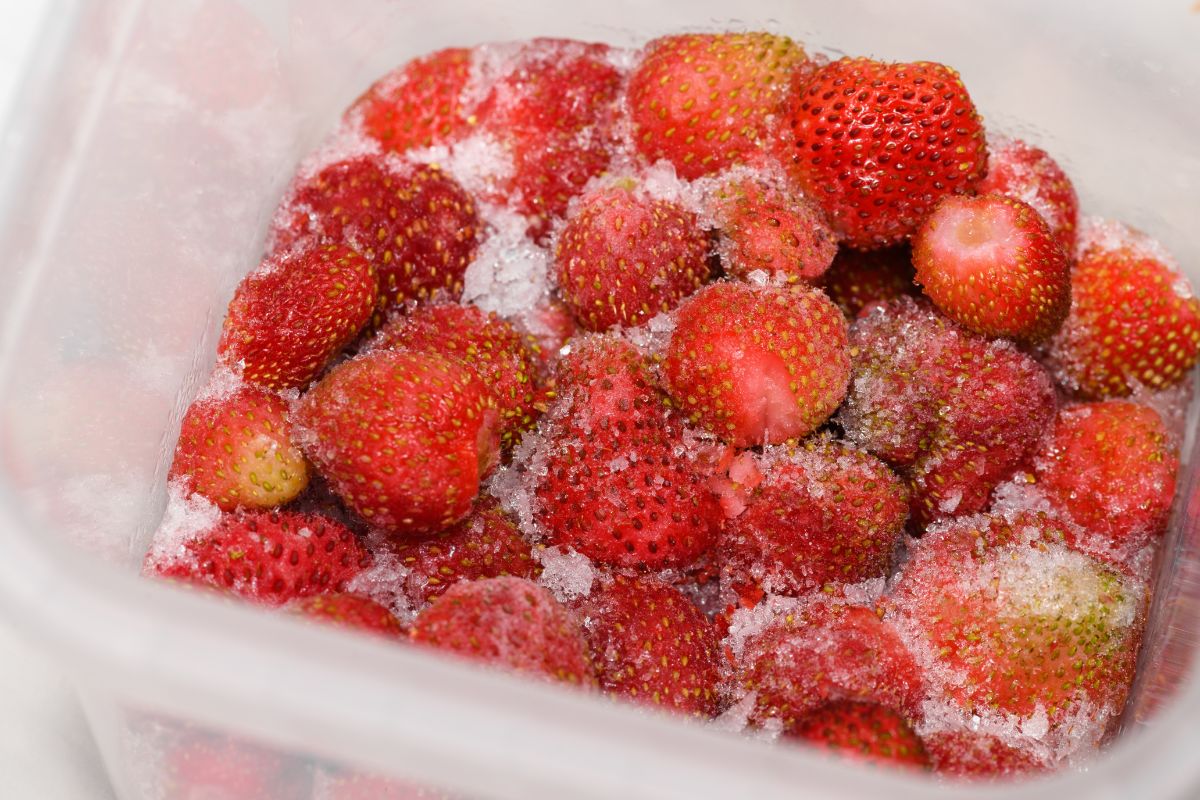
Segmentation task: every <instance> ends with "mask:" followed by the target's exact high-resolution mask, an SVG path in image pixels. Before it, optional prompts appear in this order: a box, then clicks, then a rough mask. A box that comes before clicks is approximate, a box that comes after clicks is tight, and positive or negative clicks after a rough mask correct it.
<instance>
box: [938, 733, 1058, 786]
mask: <svg viewBox="0 0 1200 800" xmlns="http://www.w3.org/2000/svg"><path fill="white" fill-rule="evenodd" d="M925 749H926V750H927V751H928V753H929V759H930V761H931V762H932V763H933V771H934V772H936V773H938V774H939V775H947V776H950V777H955V778H973V779H979V778H1001V777H1002V778H1015V777H1018V776H1022V775H1034V774H1037V773H1040V772H1045V771H1046V770H1047V765H1046V762H1045V760H1044V759H1043V758H1041V757H1040V756H1039V755H1038V754H1037V753H1035V752H1033V751H1032V750H1031V749H1029V748H1021V747H1017V746H1014V745H1012V744H1009V743H1007V742H1005V741H1004V740H1003V739H1000V738H997V737H995V736H991V735H989V734H986V733H976V732H974V731H938V732H937V733H930V734H926V736H925Z"/></svg>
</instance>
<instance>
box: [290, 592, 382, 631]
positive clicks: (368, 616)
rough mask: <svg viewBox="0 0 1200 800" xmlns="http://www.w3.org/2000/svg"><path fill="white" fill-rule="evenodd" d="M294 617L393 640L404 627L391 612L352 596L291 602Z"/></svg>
mask: <svg viewBox="0 0 1200 800" xmlns="http://www.w3.org/2000/svg"><path fill="white" fill-rule="evenodd" d="M291 610H292V611H293V612H295V613H296V614H300V615H302V616H305V617H309V618H311V619H313V620H317V621H319V622H324V623H326V624H330V625H336V626H338V627H339V628H348V629H350V630H356V631H362V632H363V633H370V634H374V635H376V636H383V637H387V638H393V639H394V638H396V637H399V636H403V635H404V627H403V626H402V625H401V624H400V621H399V620H398V619H396V618H395V617H394V616H393V615H392V612H390V611H388V610H387V609H386V608H384V607H383V606H381V605H379V603H376V602H375V601H374V600H370V599H368V598H366V597H360V596H358V595H354V594H317V595H312V596H311V597H305V598H304V599H302V600H297V601H296V602H294V603H292V605H291Z"/></svg>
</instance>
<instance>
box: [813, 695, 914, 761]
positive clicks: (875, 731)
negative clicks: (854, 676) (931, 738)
mask: <svg viewBox="0 0 1200 800" xmlns="http://www.w3.org/2000/svg"><path fill="white" fill-rule="evenodd" d="M792 735H793V737H794V738H796V739H800V740H802V741H804V742H805V744H807V745H809V746H810V747H815V748H817V749H819V750H823V751H825V752H828V753H830V754H831V755H836V756H838V757H839V758H843V759H846V760H848V761H858V762H865V763H869V764H876V765H881V766H891V767H902V768H906V769H916V770H926V769H929V755H928V754H927V753H926V752H925V746H924V744H923V743H922V741H921V737H920V736H918V735H917V734H916V732H915V731H914V730H913V729H912V726H910V725H909V723H908V722H907V720H905V718H904V716H903V715H902V714H900V713H899V712H897V711H895V710H893V709H891V708H888V707H887V706H884V705H880V704H879V703H864V702H859V701H855V700H836V701H834V702H832V703H827V704H826V705H823V706H821V707H820V708H818V709H817V710H816V711H813V712H812V713H810V714H808V715H807V716H806V717H804V718H803V719H802V720H801V721H800V722H799V723H798V724H797V725H796V730H795V733H793V734H792Z"/></svg>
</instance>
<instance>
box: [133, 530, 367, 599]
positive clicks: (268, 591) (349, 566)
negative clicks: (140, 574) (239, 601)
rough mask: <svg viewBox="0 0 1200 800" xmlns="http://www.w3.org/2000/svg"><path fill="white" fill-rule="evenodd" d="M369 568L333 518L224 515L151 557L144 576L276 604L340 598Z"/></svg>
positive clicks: (364, 554) (363, 552)
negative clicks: (330, 595)
mask: <svg viewBox="0 0 1200 800" xmlns="http://www.w3.org/2000/svg"><path fill="white" fill-rule="evenodd" d="M370 562H371V558H370V555H369V554H368V553H367V551H366V550H364V549H363V547H362V545H360V544H359V543H358V540H357V539H355V538H354V534H352V533H351V532H350V531H348V530H346V528H344V527H342V526H341V525H339V524H338V523H336V522H334V521H333V520H331V519H326V518H324V517H319V516H316V515H307V514H295V513H291V512H287V511H272V512H265V511H254V512H244V513H239V514H226V515H223V516H222V517H221V518H220V519H219V520H218V521H217V523H216V524H215V525H214V526H213V527H211V528H210V529H208V530H205V531H202V532H201V533H199V534H198V535H196V536H195V537H193V538H190V539H188V540H187V541H185V542H183V544H182V546H181V547H180V548H178V550H177V551H175V552H167V553H161V552H158V551H151V553H150V554H149V555H148V556H147V557H146V563H145V571H146V572H147V573H150V574H153V575H157V576H159V577H163V578H169V579H175V580H182V581H187V582H190V583H198V584H204V585H207V586H213V587H216V588H218V589H223V590H229V591H232V592H233V593H234V594H237V595H240V596H241V597H244V598H246V599H248V600H254V601H256V602H259V603H264V604H266V605H282V604H284V603H288V602H291V601H292V600H295V599H297V598H301V597H308V596H310V595H314V594H326V593H329V592H340V591H342V590H343V589H344V588H345V586H346V584H347V583H348V582H349V581H350V580H352V579H353V578H354V577H355V576H356V575H358V574H359V572H361V571H362V570H363V569H364V568H365V567H366V566H368V565H369V564H370Z"/></svg>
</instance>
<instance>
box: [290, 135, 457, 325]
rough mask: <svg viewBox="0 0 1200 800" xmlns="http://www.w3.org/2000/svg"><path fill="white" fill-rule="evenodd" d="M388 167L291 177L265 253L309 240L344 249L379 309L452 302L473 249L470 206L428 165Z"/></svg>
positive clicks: (367, 160) (335, 167) (354, 165)
mask: <svg viewBox="0 0 1200 800" xmlns="http://www.w3.org/2000/svg"><path fill="white" fill-rule="evenodd" d="M394 163H395V162H391V161H388V160H387V159H385V158H383V157H380V156H371V155H367V156H358V157H356V158H351V159H347V160H345V161H338V162H335V163H333V164H330V165H328V166H326V167H324V168H323V169H321V170H320V171H319V172H317V173H316V174H315V175H311V176H309V177H304V176H300V177H298V178H297V179H296V181H295V182H294V183H293V184H292V186H291V188H290V189H289V190H288V194H287V196H286V197H285V198H284V201H283V203H282V204H281V205H280V207H279V210H278V211H276V212H275V218H274V220H273V222H272V228H271V240H270V246H269V250H270V252H272V253H280V252H283V251H286V250H287V249H289V248H292V247H295V246H296V245H297V243H298V242H306V241H309V240H313V239H315V240H317V241H320V242H329V243H334V244H345V245H349V246H350V247H353V248H354V249H355V250H357V251H358V252H360V253H362V255H363V256H364V257H365V258H366V259H367V261H369V262H370V263H371V264H372V265H374V267H375V270H376V273H377V274H378V276H379V292H380V298H379V299H380V304H381V306H383V307H384V308H390V307H399V306H402V305H403V304H404V303H405V302H406V301H409V300H425V299H427V298H429V297H431V296H433V295H435V294H447V295H449V296H450V299H457V298H458V297H459V296H460V295H461V294H462V288H463V285H462V282H463V274H464V273H465V272H466V269H467V265H468V264H470V263H471V259H473V258H474V257H475V250H476V248H477V246H478V232H479V226H480V224H479V217H478V215H477V213H476V210H475V203H474V201H472V200H471V197H470V195H468V194H467V193H466V191H464V190H463V188H462V187H461V186H459V185H458V184H457V183H456V182H455V181H453V180H452V179H451V178H450V177H448V176H447V175H446V174H445V173H444V172H442V171H441V170H440V169H439V168H438V167H436V166H434V165H430V164H418V165H407V166H404V167H403V168H400V167H395V166H393V164H394Z"/></svg>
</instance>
